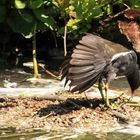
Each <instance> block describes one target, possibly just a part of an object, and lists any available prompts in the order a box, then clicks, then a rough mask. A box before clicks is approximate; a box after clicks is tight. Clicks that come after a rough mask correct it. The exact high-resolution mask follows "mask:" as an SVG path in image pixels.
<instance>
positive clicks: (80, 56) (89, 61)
mask: <svg viewBox="0 0 140 140" xmlns="http://www.w3.org/2000/svg"><path fill="white" fill-rule="evenodd" d="M122 51H127V49H126V48H124V47H123V46H122V45H120V44H116V43H113V42H111V41H108V40H106V39H103V38H101V37H99V36H97V35H93V34H87V35H85V36H84V37H83V38H82V39H81V40H80V41H79V44H78V45H77V46H76V47H75V49H74V50H73V52H72V53H71V54H68V55H67V56H66V59H65V61H64V63H63V65H62V69H61V73H62V79H63V78H64V77H66V82H65V84H67V82H68V81H70V83H69V86H70V87H72V90H71V91H72V92H75V91H79V92H83V91H85V90H86V89H88V88H89V87H91V86H92V85H93V84H94V83H95V82H96V81H97V80H98V79H99V78H100V77H101V75H102V73H103V71H104V69H105V67H106V65H107V64H108V63H109V62H110V59H111V58H112V56H113V55H114V54H116V53H119V52H122Z"/></svg>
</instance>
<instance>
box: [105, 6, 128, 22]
mask: <svg viewBox="0 0 140 140" xmlns="http://www.w3.org/2000/svg"><path fill="white" fill-rule="evenodd" d="M127 10H130V7H128V8H127V9H125V10H123V11H121V12H119V13H117V14H116V15H114V16H109V17H108V18H106V19H105V20H103V22H107V21H110V20H112V19H113V18H115V17H118V16H119V15H121V14H123V13H124V12H126V11H127Z"/></svg>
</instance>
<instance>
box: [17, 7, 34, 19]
mask: <svg viewBox="0 0 140 140" xmlns="http://www.w3.org/2000/svg"><path fill="white" fill-rule="evenodd" d="M18 12H19V14H20V15H21V17H22V18H23V19H24V20H26V21H27V22H33V20H34V17H33V13H32V12H31V11H30V10H28V9H23V10H18Z"/></svg>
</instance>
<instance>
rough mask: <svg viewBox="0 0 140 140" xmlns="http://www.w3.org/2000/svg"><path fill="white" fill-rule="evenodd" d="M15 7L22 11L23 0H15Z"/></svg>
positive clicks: (23, 6)
mask: <svg viewBox="0 0 140 140" xmlns="http://www.w3.org/2000/svg"><path fill="white" fill-rule="evenodd" d="M15 7H16V8H17V9H24V8H25V7H26V3H25V2H24V1H23V0H15Z"/></svg>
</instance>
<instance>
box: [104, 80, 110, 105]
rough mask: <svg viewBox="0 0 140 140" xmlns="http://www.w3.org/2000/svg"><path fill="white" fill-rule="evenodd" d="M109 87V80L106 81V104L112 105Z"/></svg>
mask: <svg viewBox="0 0 140 140" xmlns="http://www.w3.org/2000/svg"><path fill="white" fill-rule="evenodd" d="M108 88H109V83H108V81H106V83H105V95H106V105H107V106H109V107H110V104H109V97H108Z"/></svg>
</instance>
